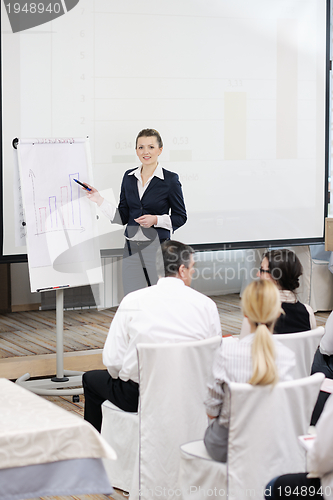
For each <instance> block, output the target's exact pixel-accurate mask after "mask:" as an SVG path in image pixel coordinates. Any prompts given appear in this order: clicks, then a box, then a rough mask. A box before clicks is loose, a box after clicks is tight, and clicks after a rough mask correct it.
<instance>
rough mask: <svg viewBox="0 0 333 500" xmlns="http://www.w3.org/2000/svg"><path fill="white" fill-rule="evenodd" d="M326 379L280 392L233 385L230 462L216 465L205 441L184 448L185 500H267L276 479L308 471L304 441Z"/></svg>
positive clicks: (311, 380)
mask: <svg viewBox="0 0 333 500" xmlns="http://www.w3.org/2000/svg"><path fill="white" fill-rule="evenodd" d="M323 379H324V375H323V374H322V373H316V374H314V375H312V376H311V377H307V378H304V379H299V380H293V381H291V382H281V383H279V384H277V385H276V386H275V387H274V388H272V387H271V386H265V387H263V386H251V385H250V384H238V383H235V382H232V383H231V384H230V389H231V406H230V427H229V441H228V462H227V464H223V463H219V462H215V461H214V460H212V459H210V458H209V456H208V455H207V452H206V451H205V449H204V444H203V442H202V441H200V442H199V443H188V444H186V445H183V446H181V464H180V486H181V491H182V494H183V499H184V500H202V499H203V498H206V497H207V498H208V497H210V496H213V492H214V488H216V491H217V493H216V494H215V496H216V497H218V498H219V497H222V498H228V499H229V500H243V499H244V500H247V499H248V498H251V499H252V500H259V499H260V500H262V498H263V493H264V489H265V485H266V484H267V483H268V481H270V480H271V479H272V478H273V477H275V476H278V475H281V474H285V473H289V472H290V473H292V472H302V471H305V468H306V460H305V450H304V449H303V448H302V447H301V445H300V444H299V442H298V436H299V435H301V434H305V433H306V432H307V430H308V426H309V423H310V417H311V413H312V410H313V407H314V404H315V402H316V399H317V396H318V393H319V390H320V386H321V384H322V381H323ZM223 492H224V493H223ZM227 495H228V496H227Z"/></svg>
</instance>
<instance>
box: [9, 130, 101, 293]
mask: <svg viewBox="0 0 333 500" xmlns="http://www.w3.org/2000/svg"><path fill="white" fill-rule="evenodd" d="M18 159H19V166H20V179H21V184H22V196H23V203H24V208H25V216H26V221H25V222H26V227H27V247H28V262H29V270H30V280H31V275H39V276H41V275H44V274H46V275H47V276H48V282H50V283H51V285H52V286H56V285H58V283H59V280H62V281H60V282H61V283H66V284H71V283H69V279H70V278H69V275H71V276H73V275H75V274H80V273H81V274H82V273H83V275H84V276H85V278H84V283H82V280H81V281H80V282H79V283H77V281H76V279H74V283H75V284H76V285H79V284H87V283H88V282H89V281H88V278H87V273H86V271H87V270H91V269H94V268H96V267H99V266H100V251H99V245H98V234H97V228H96V215H95V206H94V205H93V204H92V203H91V202H90V201H89V200H88V199H87V198H86V196H85V193H84V191H83V190H82V188H81V187H80V186H79V185H78V184H77V183H76V182H75V181H74V179H77V180H81V181H85V182H88V181H90V178H91V167H90V163H89V160H88V156H87V145H86V139H79V140H78V139H71V140H68V141H66V140H63V142H59V141H57V140H48V141H45V140H20V142H19V145H18ZM90 182H91V181H90ZM46 268H47V271H45V269H46ZM38 270H39V271H38ZM54 273H55V274H56V275H57V279H56V281H54V276H53V278H52V275H54ZM64 273H66V276H65V277H64V276H62V277H61V278H60V277H59V274H64ZM38 281H39V280H38ZM98 281H102V278H101V273H100V272H99V277H98V279H96V278H95V279H94V281H93V282H95V283H96V282H98ZM47 286H49V285H47ZM33 288H36V289H37V288H38V286H35V285H34V286H33V285H32V289H33ZM39 288H43V286H41V285H39Z"/></svg>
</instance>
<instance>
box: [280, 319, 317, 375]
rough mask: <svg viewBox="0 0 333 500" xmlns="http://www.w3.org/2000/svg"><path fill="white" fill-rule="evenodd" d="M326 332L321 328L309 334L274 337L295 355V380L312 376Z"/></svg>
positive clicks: (308, 332)
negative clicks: (312, 367)
mask: <svg viewBox="0 0 333 500" xmlns="http://www.w3.org/2000/svg"><path fill="white" fill-rule="evenodd" d="M324 332H325V329H324V327H323V326H319V327H318V328H315V329H314V330H309V331H307V332H298V333H283V334H279V335H274V338H276V340H278V341H279V342H281V343H282V344H283V345H285V346H286V347H288V348H289V349H291V350H292V351H294V353H295V358H296V366H295V371H294V378H303V377H308V376H309V375H310V373H311V366H312V362H313V357H314V355H315V353H316V350H317V348H318V346H319V344H320V340H321V338H322V336H323V335H324Z"/></svg>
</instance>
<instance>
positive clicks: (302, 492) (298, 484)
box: [265, 472, 324, 500]
mask: <svg viewBox="0 0 333 500" xmlns="http://www.w3.org/2000/svg"><path fill="white" fill-rule="evenodd" d="M307 474H308V473H307V472H300V473H299V474H284V475H283V476H279V477H277V478H276V479H275V480H273V481H272V482H271V483H268V485H267V486H266V490H265V499H266V500H282V499H284V500H286V499H289V500H300V498H312V499H313V500H322V498H324V497H323V495H322V493H321V491H322V490H321V482H320V479H319V478H318V477H314V478H307V477H306V476H307ZM272 483H273V484H272Z"/></svg>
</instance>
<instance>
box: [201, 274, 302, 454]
mask: <svg viewBox="0 0 333 500" xmlns="http://www.w3.org/2000/svg"><path fill="white" fill-rule="evenodd" d="M242 310H243V314H244V316H245V317H246V318H247V319H248V321H249V323H250V327H251V329H250V333H249V334H248V335H247V336H245V337H243V338H242V339H240V340H239V339H237V338H232V337H228V338H226V339H223V343H222V345H221V347H220V348H219V350H218V351H217V353H216V356H215V360H214V365H213V377H214V382H213V383H212V384H208V398H207V400H206V401H205V405H206V411H207V414H208V417H209V418H210V419H213V422H211V424H210V425H209V427H208V429H207V430H206V433H205V438H204V441H205V445H206V448H207V451H208V453H209V454H210V455H211V457H212V458H213V459H214V460H217V461H219V462H226V461H227V453H228V449H227V445H228V426H229V417H228V415H229V404H230V392H229V388H228V383H229V382H243V383H244V382H248V383H249V384H252V385H269V384H276V383H277V382H278V381H285V380H292V379H293V370H294V366H295V356H294V353H293V352H292V351H290V350H289V349H288V348H286V347H284V346H283V345H282V344H280V343H279V342H278V340H277V339H276V338H275V337H273V335H272V332H273V328H274V324H275V321H276V320H277V319H278V317H279V316H280V314H281V311H282V310H281V302H280V296H279V291H278V289H277V287H276V286H275V285H274V283H272V282H270V281H265V280H260V281H254V282H253V283H251V284H250V285H248V286H247V287H246V289H245V290H244V293H243V297H242Z"/></svg>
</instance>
